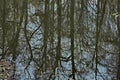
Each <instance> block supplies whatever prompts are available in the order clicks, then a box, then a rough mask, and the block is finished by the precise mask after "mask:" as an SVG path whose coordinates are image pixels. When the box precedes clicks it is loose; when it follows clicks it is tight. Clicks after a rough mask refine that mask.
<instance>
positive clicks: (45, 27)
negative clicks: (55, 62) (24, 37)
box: [43, 0, 49, 79]
mask: <svg viewBox="0 0 120 80" xmlns="http://www.w3.org/2000/svg"><path fill="white" fill-rule="evenodd" d="M48 12H49V0H45V16H44V33H43V46H44V50H43V51H44V56H43V57H44V60H43V62H44V66H43V68H44V70H43V71H44V72H46V70H47V62H46V57H47V41H48V40H47V39H48V22H49V20H48V14H49V13H48ZM44 79H46V75H45V76H44Z"/></svg>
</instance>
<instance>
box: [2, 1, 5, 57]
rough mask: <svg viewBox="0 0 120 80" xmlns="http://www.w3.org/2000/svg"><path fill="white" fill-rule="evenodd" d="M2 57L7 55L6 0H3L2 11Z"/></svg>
mask: <svg viewBox="0 0 120 80" xmlns="http://www.w3.org/2000/svg"><path fill="white" fill-rule="evenodd" d="M2 16H3V17H2V30H3V32H2V58H4V56H5V53H4V51H5V47H4V46H5V27H6V25H5V20H6V0H3V13H2Z"/></svg>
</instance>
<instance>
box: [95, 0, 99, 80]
mask: <svg viewBox="0 0 120 80" xmlns="http://www.w3.org/2000/svg"><path fill="white" fill-rule="evenodd" d="M99 4H100V0H98V1H97V19H96V44H95V80H97V72H98V43H99V42H98V39H99V11H100V8H99Z"/></svg>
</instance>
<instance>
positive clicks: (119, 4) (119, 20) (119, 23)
mask: <svg viewBox="0 0 120 80" xmlns="http://www.w3.org/2000/svg"><path fill="white" fill-rule="evenodd" d="M117 1H118V2H117V12H118V14H119V16H118V17H117V28H118V34H119V45H118V47H119V54H118V72H117V80H120V0H117Z"/></svg>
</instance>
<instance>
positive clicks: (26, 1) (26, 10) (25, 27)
mask: <svg viewBox="0 0 120 80" xmlns="http://www.w3.org/2000/svg"><path fill="white" fill-rule="evenodd" d="M23 6H24V7H23V8H24V11H23V12H25V14H26V15H25V24H24V34H25V39H26V43H27V45H28V49H29V52H30V61H29V62H28V64H27V66H26V68H27V67H28V66H29V65H30V62H31V61H32V59H33V54H32V49H31V45H30V42H29V38H28V36H27V23H28V0H25V1H24V2H23Z"/></svg>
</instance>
